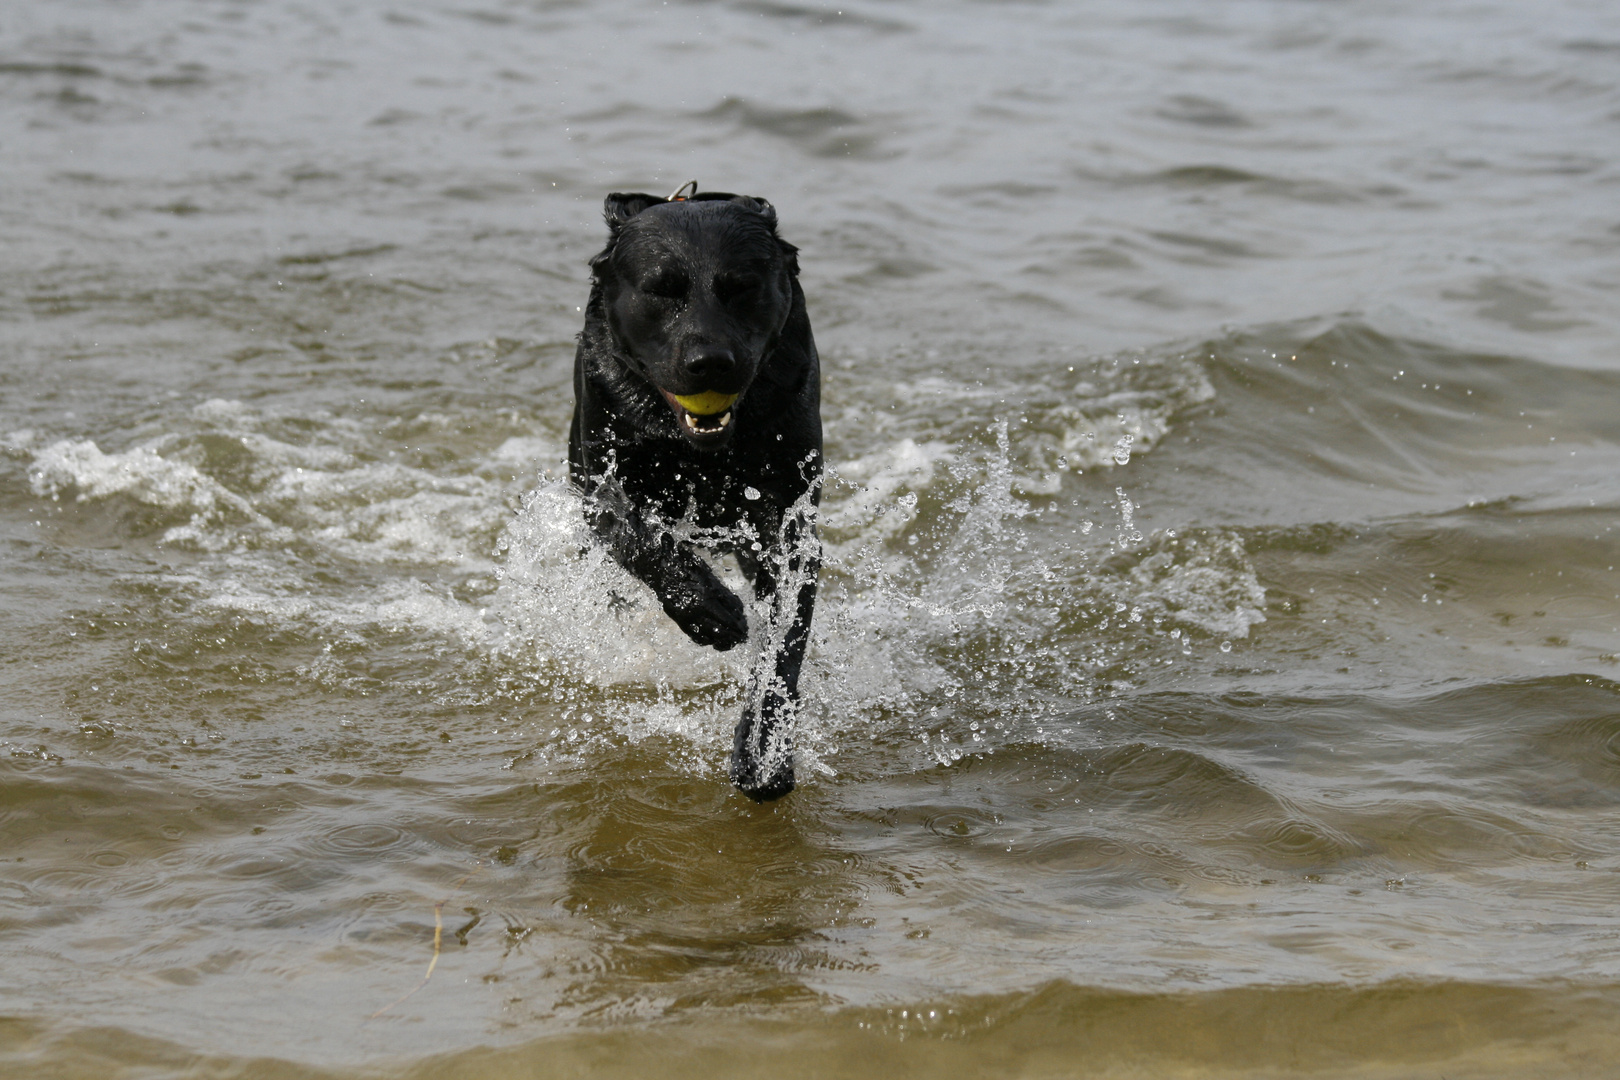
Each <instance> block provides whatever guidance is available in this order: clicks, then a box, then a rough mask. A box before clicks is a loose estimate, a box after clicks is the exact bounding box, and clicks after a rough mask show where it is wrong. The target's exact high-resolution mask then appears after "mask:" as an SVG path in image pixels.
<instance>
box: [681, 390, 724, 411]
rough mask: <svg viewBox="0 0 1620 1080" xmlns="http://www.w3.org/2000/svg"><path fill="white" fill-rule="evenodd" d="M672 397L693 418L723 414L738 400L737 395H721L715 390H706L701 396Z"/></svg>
mask: <svg viewBox="0 0 1620 1080" xmlns="http://www.w3.org/2000/svg"><path fill="white" fill-rule="evenodd" d="M671 396H672V397H673V398H674V399H675V400H676V401H678V402H679V403H680V406H681V408H683V409H685V410H686V411H687V412H689V413H691V414H692V415H693V416H713V415H714V414H715V413H723V412H725V411H726V410H727V409H729V408H731V404H732V402H734V401H736V400H737V395H736V394H721V393H718V392H716V391H714V390H705V391H704V392H703V393H701V394H684V395H682V394H672V395H671Z"/></svg>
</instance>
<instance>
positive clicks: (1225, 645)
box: [1221, 641, 1232, 652]
mask: <svg viewBox="0 0 1620 1080" xmlns="http://www.w3.org/2000/svg"><path fill="white" fill-rule="evenodd" d="M1231 651H1232V643H1231V642H1230V641H1223V642H1221V652H1231Z"/></svg>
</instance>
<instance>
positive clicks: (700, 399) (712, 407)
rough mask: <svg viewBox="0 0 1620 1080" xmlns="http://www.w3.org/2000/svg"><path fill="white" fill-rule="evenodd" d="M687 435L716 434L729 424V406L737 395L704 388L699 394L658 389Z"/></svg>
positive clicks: (735, 400) (735, 399)
mask: <svg viewBox="0 0 1620 1080" xmlns="http://www.w3.org/2000/svg"><path fill="white" fill-rule="evenodd" d="M659 393H661V394H663V395H664V399H665V400H666V401H668V402H669V404H670V406H671V407H672V408H674V410H675V416H676V418H677V419H678V420H679V421H680V424H681V426H682V427H683V428H685V429H686V432H687V434H689V435H697V436H704V435H718V434H720V433H721V432H722V431H724V430H726V429H727V428H728V427H730V426H731V407H732V406H733V405H734V404H736V402H737V397H738V395H736V394H722V393H719V392H717V391H714V390H705V391H704V392H703V393H701V394H672V393H670V392H669V391H668V390H660V391H659Z"/></svg>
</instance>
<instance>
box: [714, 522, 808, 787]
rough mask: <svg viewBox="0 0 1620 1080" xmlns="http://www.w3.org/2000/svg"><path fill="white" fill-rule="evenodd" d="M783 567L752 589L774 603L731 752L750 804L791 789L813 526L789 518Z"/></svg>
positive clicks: (735, 777) (763, 574) (760, 575)
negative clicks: (765, 595)
mask: <svg viewBox="0 0 1620 1080" xmlns="http://www.w3.org/2000/svg"><path fill="white" fill-rule="evenodd" d="M781 535H782V540H783V550H784V551H785V553H786V554H785V557H784V560H783V561H784V562H785V564H786V565H785V566H784V567H783V568H782V569H783V570H784V571H785V573H783V574H782V576H781V580H780V581H778V580H777V578H776V575H774V574H772V573H770V572H769V571H767V570H766V569H765V568H764V567H760V568H759V570H758V571H757V572H756V577H755V587H756V589H758V590H759V592H761V593H762V594H763V593H765V592H766V591H767V590H769V591H770V593H771V594H772V596H773V597H774V599H773V614H772V618H771V635H770V640H769V641H768V642H766V645H765V650H764V652H763V653H762V654H761V655H760V658H759V662H758V664H757V666H756V669H755V672H754V675H753V678H752V679H751V680H750V682H751V685H750V688H749V690H750V692H749V695H748V706H747V708H746V709H745V710H744V712H743V717H742V719H741V720H740V721H738V723H737V731H736V738H735V740H734V742H733V744H732V752H731V782H732V783H733V784H735V785H736V786H737V788H738V789H739V790H741V791H742V792H743V794H745V795H747V796H748V797H749V798H751V799H753V800H754V801H755V802H766V801H768V800H771V799H779V798H781V797H782V796H783V795H786V794H787V793H788V792H790V791H792V790H793V782H794V781H793V721H794V716H795V714H796V713H797V711H798V707H799V673H800V671H801V670H802V669H803V667H804V653H805V649H806V647H808V645H809V644H810V619H811V616H812V615H813V613H814V611H815V606H816V578H817V575H818V574H819V572H820V569H821V559H820V553H819V549H818V545H817V541H816V534H815V526H814V525H812V524H810V523H808V522H806V521H804V520H803V519H802V518H797V517H795V518H792V519H790V520H789V521H788V522H787V524H786V525H785V526H784V527H783V529H782V533H781Z"/></svg>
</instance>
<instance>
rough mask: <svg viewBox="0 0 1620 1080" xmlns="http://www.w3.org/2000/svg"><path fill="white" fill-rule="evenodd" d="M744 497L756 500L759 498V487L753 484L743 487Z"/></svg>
mask: <svg viewBox="0 0 1620 1080" xmlns="http://www.w3.org/2000/svg"><path fill="white" fill-rule="evenodd" d="M743 498H745V499H747V500H748V501H749V502H753V501H754V500H756V499H758V498H759V488H757V487H753V486H752V485H750V486H748V487H745V488H743Z"/></svg>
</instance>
